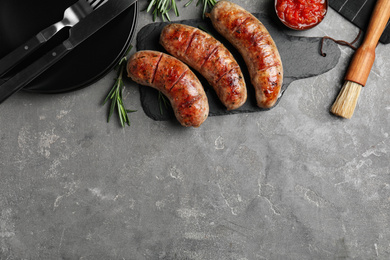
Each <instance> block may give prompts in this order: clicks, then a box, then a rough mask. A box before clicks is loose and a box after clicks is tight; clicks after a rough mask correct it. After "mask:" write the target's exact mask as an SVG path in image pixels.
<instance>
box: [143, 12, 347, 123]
mask: <svg viewBox="0 0 390 260" xmlns="http://www.w3.org/2000/svg"><path fill="white" fill-rule="evenodd" d="M254 15H255V16H256V17H257V18H258V19H259V20H260V21H261V22H262V23H263V24H264V26H265V27H266V28H267V29H268V31H269V33H270V34H271V36H272V38H273V39H274V41H275V43H276V45H277V47H278V49H279V53H280V55H281V58H282V63H283V68H284V79H283V86H282V91H281V97H280V98H279V100H278V101H277V103H276V104H278V103H279V101H280V99H281V98H282V95H283V94H284V93H285V91H286V89H287V87H288V86H289V85H290V83H291V82H293V81H294V80H298V79H303V78H309V77H313V76H316V75H320V74H323V73H325V72H327V71H329V70H331V69H332V68H334V67H335V66H336V64H337V63H338V60H339V58H340V54H341V52H340V49H339V47H338V46H337V44H335V43H334V42H333V41H330V40H325V41H324V48H323V50H324V52H325V53H326V54H327V55H326V57H322V56H321V54H320V47H321V46H320V43H321V39H322V38H317V37H310V38H309V37H295V36H290V35H287V34H285V33H284V32H283V30H282V29H281V27H279V26H280V25H279V24H277V23H275V21H274V20H272V19H271V18H270V17H269V16H267V15H266V14H254ZM175 23H182V24H187V25H191V26H194V27H198V28H201V29H204V30H206V31H207V32H209V33H210V34H211V35H213V36H214V37H215V38H216V39H218V40H219V41H221V42H222V43H223V44H224V45H225V46H226V47H227V48H228V49H229V50H230V51H231V52H232V54H233V56H234V57H235V58H236V60H237V62H238V63H239V65H240V66H241V69H242V71H243V74H244V77H245V81H246V84H247V91H248V99H247V102H246V103H245V104H244V105H243V106H242V107H240V108H239V109H236V110H232V111H227V110H226V108H225V107H224V106H223V105H222V103H221V102H220V101H219V99H218V97H217V95H216V94H215V92H214V90H213V89H212V87H211V86H210V85H209V84H208V83H207V81H206V80H205V79H204V78H203V77H202V76H201V75H200V74H198V73H197V72H196V71H194V70H193V71H194V72H195V74H196V75H197V76H198V78H199V80H200V81H201V83H202V85H203V86H204V88H205V91H206V94H207V97H208V101H209V106H210V114H209V115H210V116H218V115H227V114H236V113H250V112H259V111H264V110H267V109H261V108H259V107H257V106H256V98H255V93H254V89H253V87H252V85H251V83H250V78H249V75H248V72H247V68H246V65H245V62H244V61H243V59H242V57H241V56H240V54H239V53H238V52H237V51H236V50H235V48H234V47H233V46H232V45H230V44H229V43H228V42H227V41H226V40H225V39H224V38H223V37H222V36H221V35H219V34H218V33H217V32H216V31H215V30H214V28H213V27H212V25H211V22H210V21H209V20H202V19H195V20H183V21H175ZM166 24H167V23H166V22H161V23H153V24H149V25H146V26H144V27H143V28H142V29H141V30H140V31H139V33H138V35H137V50H138V51H139V50H157V51H162V52H165V53H166V51H165V50H164V48H163V47H162V46H161V45H160V44H159V37H160V32H161V30H162V28H163V27H164V26H165V25H166ZM139 89H140V95H141V104H142V107H143V110H144V112H145V113H146V115H147V116H149V117H150V118H152V119H154V120H158V121H162V120H170V119H172V118H174V115H173V111H172V108H171V107H169V106H168V107H166V106H164V105H161V104H162V103H161V102H159V92H158V91H157V90H155V89H153V88H150V87H145V86H141V85H140V86H139ZM275 106H276V105H275Z"/></svg>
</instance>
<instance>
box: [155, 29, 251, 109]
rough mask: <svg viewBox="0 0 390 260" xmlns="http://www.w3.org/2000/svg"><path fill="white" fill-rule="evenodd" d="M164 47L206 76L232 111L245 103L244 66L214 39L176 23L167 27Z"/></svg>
mask: <svg viewBox="0 0 390 260" xmlns="http://www.w3.org/2000/svg"><path fill="white" fill-rule="evenodd" d="M160 44H161V45H162V46H163V47H164V48H165V49H166V50H167V51H168V52H169V53H170V54H172V55H173V56H175V57H176V58H178V59H179V60H181V61H183V62H185V63H186V64H187V65H189V66H190V67H192V68H194V69H195V70H197V71H198V72H199V73H200V74H202V76H203V77H204V78H205V79H206V80H207V81H208V83H209V84H210V85H211V86H212V87H213V88H214V90H215V92H216V93H217V95H218V97H219V99H220V100H221V102H222V103H223V105H224V106H226V108H227V109H228V110H232V109H236V108H239V107H240V106H241V105H243V104H244V103H245V101H246V98H247V93H246V85H245V80H244V77H243V75H242V72H241V69H240V66H239V65H238V63H237V62H236V60H235V59H234V57H233V55H232V54H231V53H230V52H229V51H228V49H226V47H225V46H223V44H222V43H220V42H219V41H218V40H216V39H215V38H214V37H212V36H211V35H209V34H208V33H205V32H203V31H201V30H199V29H197V28H194V27H192V26H188V25H184V24H176V23H172V24H168V25H167V26H165V27H164V28H163V30H162V32H161V34H160Z"/></svg>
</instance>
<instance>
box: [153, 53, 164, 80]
mask: <svg viewBox="0 0 390 260" xmlns="http://www.w3.org/2000/svg"><path fill="white" fill-rule="evenodd" d="M162 57H163V54H162V53H161V55H160V58H159V59H158V61H157V64H156V68H155V69H154V71H153V77H152V81H151V83H152V84H153V82H154V80H155V78H156V73H157V69H158V65H159V64H160V61H161V59H162Z"/></svg>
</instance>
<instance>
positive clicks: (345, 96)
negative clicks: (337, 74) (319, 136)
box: [330, 81, 362, 119]
mask: <svg viewBox="0 0 390 260" xmlns="http://www.w3.org/2000/svg"><path fill="white" fill-rule="evenodd" d="M361 89H362V85H360V84H358V83H355V82H352V81H346V82H345V83H344V85H343V88H342V89H341V91H340V93H339V95H338V96H337V98H336V101H335V102H334V103H333V106H332V107H331V109H330V112H332V113H333V114H335V115H337V116H341V117H344V118H348V119H349V118H351V117H352V115H353V112H354V111H355V107H356V103H357V101H358V98H359V94H360V90H361Z"/></svg>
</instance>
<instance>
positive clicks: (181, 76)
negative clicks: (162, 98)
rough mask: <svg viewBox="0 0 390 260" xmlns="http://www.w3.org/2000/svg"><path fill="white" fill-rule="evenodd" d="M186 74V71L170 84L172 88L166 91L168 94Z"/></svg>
mask: <svg viewBox="0 0 390 260" xmlns="http://www.w3.org/2000/svg"><path fill="white" fill-rule="evenodd" d="M187 72H188V69H186V70H185V71H184V72H183V73H182V74H181V75H180V77H179V78H178V79H177V80H176V81H175V82H174V83H173V84H172V86H171V87H170V89H169V90H168V92H171V90H172V89H173V87H174V86H175V85H176V84H177V82H179V81H180V80H181V79H182V78H183V77H184V75H185V74H187Z"/></svg>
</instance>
